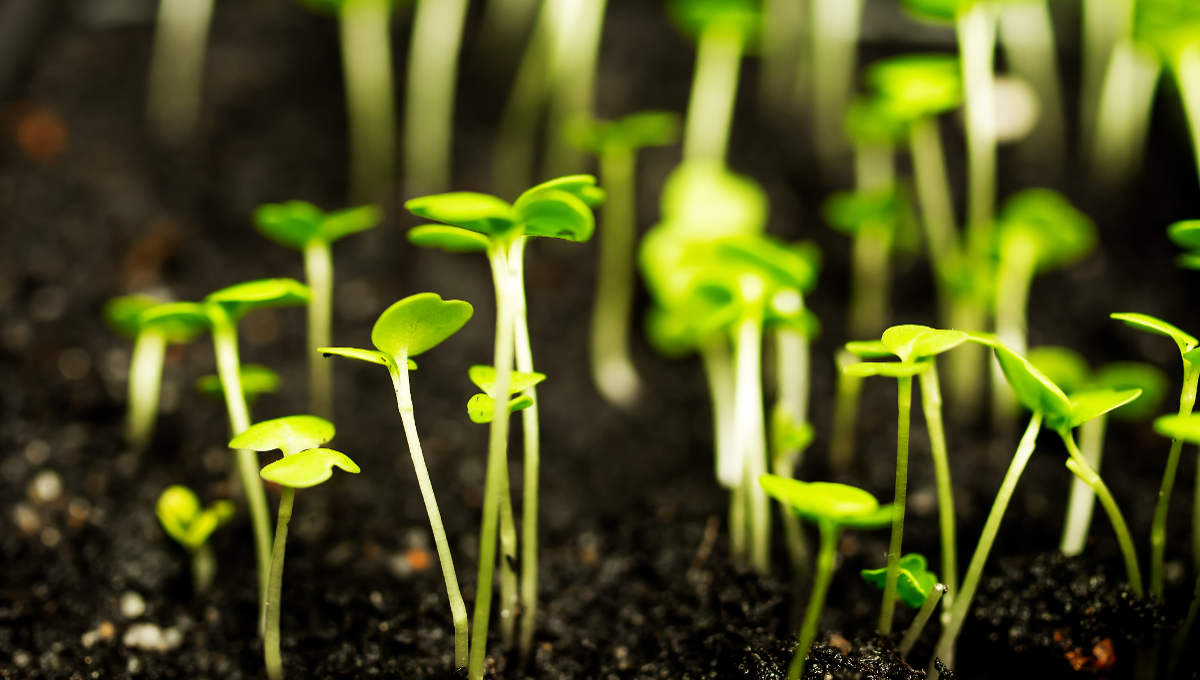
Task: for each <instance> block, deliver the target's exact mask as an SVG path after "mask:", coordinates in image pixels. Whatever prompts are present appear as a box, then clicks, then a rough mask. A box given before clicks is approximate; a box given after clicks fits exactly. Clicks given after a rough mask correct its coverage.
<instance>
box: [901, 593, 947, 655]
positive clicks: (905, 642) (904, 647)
mask: <svg viewBox="0 0 1200 680" xmlns="http://www.w3.org/2000/svg"><path fill="white" fill-rule="evenodd" d="M945 592H946V585H945V584H943V583H938V584H936V585H934V586H933V592H931V593H929V595H927V596H926V597H925V602H923V603H922V604H921V608H920V609H919V610H917V616H916V618H914V619H913V622H912V624H911V625H909V627H908V630H906V631H904V638H903V639H902V640H900V645H899V646H898V647H897V648H896V649H897V650H898V651H899V652H900V656H908V653H909V652H911V651H912V648H913V645H915V644H917V639H918V638H920V637H921V631H922V630H924V629H925V624H926V623H928V622H929V617H931V616H933V610H934V609H936V608H937V603H938V600H940V599H942V593H945Z"/></svg>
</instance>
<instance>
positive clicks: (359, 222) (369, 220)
mask: <svg viewBox="0 0 1200 680" xmlns="http://www.w3.org/2000/svg"><path fill="white" fill-rule="evenodd" d="M382 221H383V211H381V210H380V209H379V207H378V206H374V205H362V206H359V207H357V208H347V209H345V210H338V211H336V212H331V213H327V214H326V215H325V219H324V221H322V222H321V238H322V239H324V240H325V241H327V242H329V243H333V242H334V241H336V240H338V239H340V238H342V237H345V236H349V235H351V234H357V233H358V232H360V231H366V230H367V229H370V228H371V227H374V226H376V225H378V224H379V223H380V222H382Z"/></svg>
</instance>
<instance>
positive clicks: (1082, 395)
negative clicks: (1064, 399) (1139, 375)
mask: <svg viewBox="0 0 1200 680" xmlns="http://www.w3.org/2000/svg"><path fill="white" fill-rule="evenodd" d="M1141 393H1142V391H1141V390H1139V389H1136V388H1135V389H1132V390H1120V391H1117V390H1110V389H1103V388H1101V389H1092V390H1086V391H1083V392H1076V393H1075V394H1072V395H1071V418H1070V419H1069V420H1068V421H1065V422H1055V420H1052V419H1049V418H1048V419H1047V420H1046V424H1047V425H1049V426H1050V427H1052V428H1056V429H1057V428H1061V427H1063V426H1064V425H1065V426H1067V427H1071V428H1075V427H1079V426H1080V425H1082V424H1084V423H1086V422H1087V421H1089V420H1091V419H1093V418H1097V417H1099V416H1102V415H1104V414H1105V413H1108V412H1109V411H1112V410H1114V409H1117V408H1120V407H1122V406H1124V405H1125V404H1128V403H1129V402H1131V401H1133V400H1134V399H1137V398H1138V395H1140V394H1141Z"/></svg>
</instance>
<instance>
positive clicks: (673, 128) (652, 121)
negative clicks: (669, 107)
mask: <svg viewBox="0 0 1200 680" xmlns="http://www.w3.org/2000/svg"><path fill="white" fill-rule="evenodd" d="M680 127H681V126H680V124H679V114H677V113H675V112H673V111H642V112H640V113H633V114H630V115H628V116H625V117H624V118H622V119H620V120H618V121H617V122H616V129H617V130H619V133H618V134H620V137H621V143H622V144H624V145H625V146H626V147H627V148H630V149H641V148H645V147H648V146H668V145H670V144H674V143H675V142H677V141H679V131H680Z"/></svg>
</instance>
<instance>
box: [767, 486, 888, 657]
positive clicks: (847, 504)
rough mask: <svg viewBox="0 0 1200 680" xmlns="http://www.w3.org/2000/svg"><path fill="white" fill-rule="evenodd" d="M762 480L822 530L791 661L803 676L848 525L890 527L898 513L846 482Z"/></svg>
mask: <svg viewBox="0 0 1200 680" xmlns="http://www.w3.org/2000/svg"><path fill="white" fill-rule="evenodd" d="M759 484H761V485H762V487H763V489H765V490H766V492H767V493H768V494H770V495H771V496H773V497H774V498H775V499H776V500H778V501H779V502H781V503H783V504H785V505H787V506H788V507H789V508H791V510H792V511H793V512H794V513H795V514H796V515H797V516H798V517H800V518H801V519H804V520H807V521H809V522H812V523H813V524H816V525H817V528H818V529H819V530H820V532H821V548H820V551H819V552H818V553H817V570H816V575H815V577H814V578H813V586H812V593H811V594H810V595H809V598H808V609H807V610H806V611H805V612H804V623H803V624H802V625H801V626H800V638H799V640H798V642H797V644H796V654H795V656H793V657H792V663H791V665H790V666H789V667H788V680H799V678H800V676H801V675H803V674H804V662H805V660H806V659H807V658H808V650H809V647H811V646H812V642H813V639H814V638H815V637H816V635H817V626H818V625H819V624H820V623H821V613H822V611H824V609H825V594H826V593H827V592H828V591H829V581H830V579H831V578H832V576H833V568H834V565H835V561H836V558H837V548H838V544H839V543H840V542H841V536H842V531H843V530H845V529H878V528H881V527H885V526H887V523H888V520H889V519H890V518H891V516H892V507H891V506H890V505H884V506H880V505H879V501H877V500H875V497H874V496H872V495H871V494H869V493H867V492H866V491H863V490H862V489H858V488H855V487H853V486H847V485H845V484H832V483H829V482H802V481H800V480H797V479H787V478H784V477H777V476H775V475H763V476H762V477H760V478H759Z"/></svg>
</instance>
